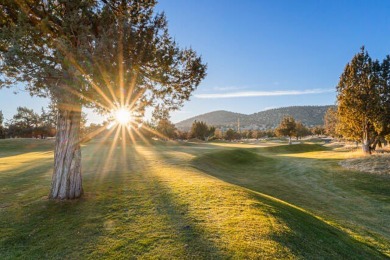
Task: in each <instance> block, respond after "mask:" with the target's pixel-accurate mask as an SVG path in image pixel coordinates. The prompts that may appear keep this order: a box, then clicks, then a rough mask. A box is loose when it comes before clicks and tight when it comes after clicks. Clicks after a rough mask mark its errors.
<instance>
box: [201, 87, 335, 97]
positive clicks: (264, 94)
mask: <svg viewBox="0 0 390 260" xmlns="http://www.w3.org/2000/svg"><path fill="white" fill-rule="evenodd" d="M331 92H335V90H334V89H307V90H275V91H245V92H230V93H210V94H196V95H194V96H195V97H196V98H208V99H213V98H240V97H271V96H297V95H309V94H323V93H331Z"/></svg>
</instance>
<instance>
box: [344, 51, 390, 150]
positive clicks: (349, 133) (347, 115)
mask: <svg viewBox="0 0 390 260" xmlns="http://www.w3.org/2000/svg"><path fill="white" fill-rule="evenodd" d="M389 64H390V57H389V56H387V57H386V58H385V59H384V60H383V62H382V63H380V62H379V61H378V60H372V59H371V57H370V56H369V54H368V52H367V51H365V49H364V47H362V48H361V51H360V52H359V53H357V54H356V55H355V56H354V57H353V58H352V60H351V62H349V63H348V64H347V65H346V67H345V69H344V72H343V73H342V74H341V76H340V81H339V83H338V85H337V91H338V96H337V103H338V126H337V130H338V132H339V133H340V134H342V135H343V136H344V137H346V138H348V139H351V140H355V141H362V143H363V151H364V152H367V153H368V152H370V151H371V149H373V148H374V147H375V143H376V142H377V141H378V140H379V138H380V137H383V136H385V135H386V134H388V133H389V132H390V128H389V126H390V109H389V108H390V105H389V101H390V76H389V75H390V68H389V67H390V65H389ZM372 144H374V146H372Z"/></svg>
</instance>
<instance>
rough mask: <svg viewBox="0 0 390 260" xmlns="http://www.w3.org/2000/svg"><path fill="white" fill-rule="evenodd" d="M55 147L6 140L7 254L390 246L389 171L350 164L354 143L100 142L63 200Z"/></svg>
mask: <svg viewBox="0 0 390 260" xmlns="http://www.w3.org/2000/svg"><path fill="white" fill-rule="evenodd" d="M262 145H263V146H264V147H261V146H262ZM52 150H53V141H50V140H0V259H9V258H29V259H42V258H51V259H53V258H69V259H80V258H115V259H118V258H119V259H121V258H145V259H149V258H162V259H168V258H169V259H230V258H233V259H256V258H292V259H297V258H298V259H299V258H307V259H313V258H314V259H315V258H317V259H346V258H349V259H375V258H389V257H390V178H388V177H384V176H377V175H372V174H370V175H368V174H363V173H358V172H354V171H349V170H346V169H343V168H341V167H340V166H339V164H338V162H339V160H341V159H343V158H345V156H346V155H347V153H346V152H340V151H333V150H331V149H330V148H325V147H323V146H321V145H318V144H304V145H292V146H274V145H272V144H259V145H250V144H227V143H203V144H178V143H172V142H169V143H167V144H164V143H156V144H153V145H143V144H137V145H130V144H127V145H125V146H123V145H121V144H117V145H113V144H112V143H111V142H104V143H99V141H93V142H90V143H88V144H86V145H85V146H84V147H83V166H82V167H83V176H84V179H83V181H84V190H85V194H84V197H83V198H82V199H79V200H75V201H68V202H55V201H49V200H47V195H48V192H49V187H50V181H51V173H52V163H53V158H52V157H53V152H52Z"/></svg>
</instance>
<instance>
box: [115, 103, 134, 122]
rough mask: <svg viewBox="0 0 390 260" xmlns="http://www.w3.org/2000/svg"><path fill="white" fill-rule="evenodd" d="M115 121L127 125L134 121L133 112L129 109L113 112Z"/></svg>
mask: <svg viewBox="0 0 390 260" xmlns="http://www.w3.org/2000/svg"><path fill="white" fill-rule="evenodd" d="M113 115H114V118H115V120H116V121H117V122H118V123H119V124H121V125H127V124H129V123H130V122H131V121H132V115H131V111H130V110H129V109H127V108H123V107H122V108H119V109H117V110H115V111H113Z"/></svg>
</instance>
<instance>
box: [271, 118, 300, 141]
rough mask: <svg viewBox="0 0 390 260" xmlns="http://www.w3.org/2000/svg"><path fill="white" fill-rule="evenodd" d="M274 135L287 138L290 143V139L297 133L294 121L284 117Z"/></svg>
mask: <svg viewBox="0 0 390 260" xmlns="http://www.w3.org/2000/svg"><path fill="white" fill-rule="evenodd" d="M275 133H276V135H277V136H288V137H289V139H290V142H291V137H292V136H294V135H296V133H297V129H296V123H295V119H294V118H293V117H291V116H286V117H284V118H283V119H282V121H281V122H280V124H279V126H278V127H277V128H276V130H275Z"/></svg>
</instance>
